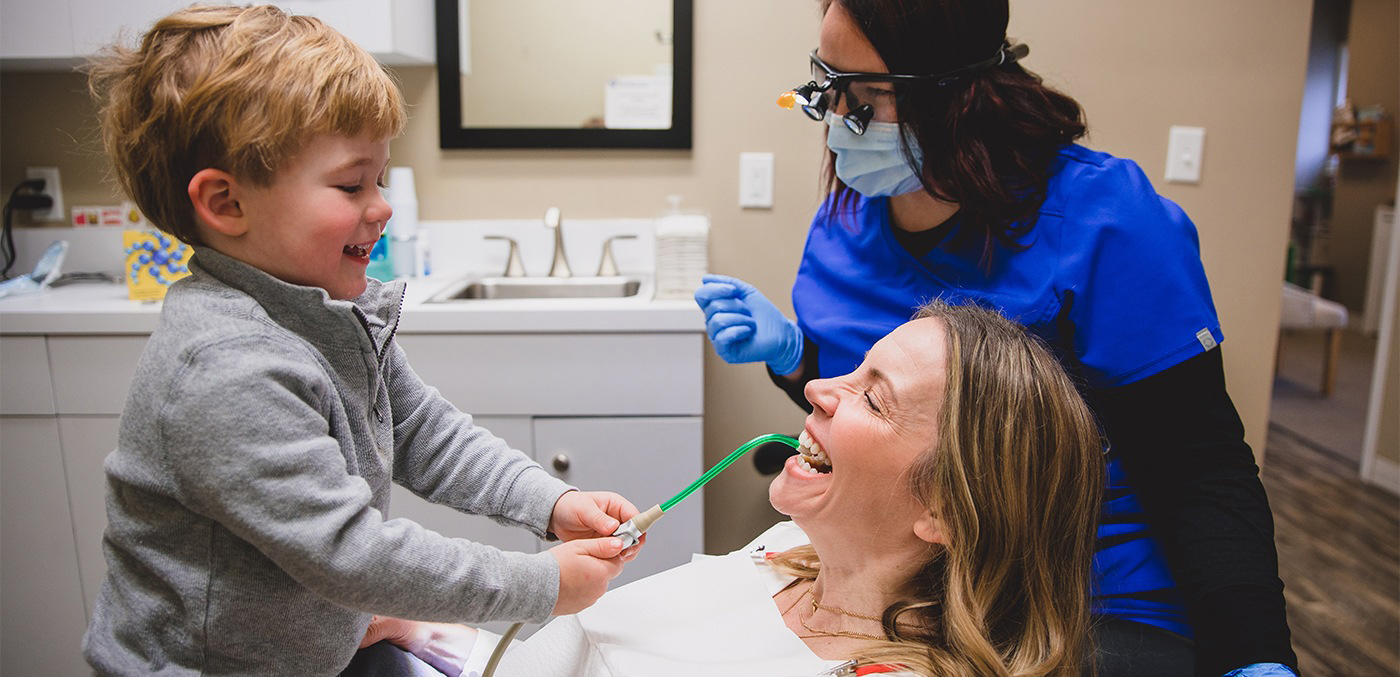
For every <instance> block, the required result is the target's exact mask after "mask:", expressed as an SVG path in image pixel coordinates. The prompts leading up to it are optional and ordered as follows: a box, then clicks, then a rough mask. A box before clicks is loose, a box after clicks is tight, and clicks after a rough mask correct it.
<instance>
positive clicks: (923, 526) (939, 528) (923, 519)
mask: <svg viewBox="0 0 1400 677" xmlns="http://www.w3.org/2000/svg"><path fill="white" fill-rule="evenodd" d="M914 535H915V536H918V537H919V540H921V541H923V542H925V543H930V544H935V543H936V544H938V545H948V537H947V536H946V535H945V534H944V531H943V520H940V519H938V518H937V517H934V515H933V513H932V512H925V513H923V514H921V515H919V517H918V519H915V520H914Z"/></svg>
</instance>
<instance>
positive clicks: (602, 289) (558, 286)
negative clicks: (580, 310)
mask: <svg viewBox="0 0 1400 677" xmlns="http://www.w3.org/2000/svg"><path fill="white" fill-rule="evenodd" d="M641 286H642V282H641V280H639V279H637V278H635V277H622V276H612V277H469V278H466V279H463V280H459V281H457V282H454V283H452V284H450V285H448V286H447V287H446V288H445V289H443V290H442V291H440V292H438V293H437V294H434V295H433V297H432V298H430V299H428V303H451V302H456V301H489V300H506V299H581V298H626V297H629V296H636V295H637V291H638V290H639V289H640V288H641Z"/></svg>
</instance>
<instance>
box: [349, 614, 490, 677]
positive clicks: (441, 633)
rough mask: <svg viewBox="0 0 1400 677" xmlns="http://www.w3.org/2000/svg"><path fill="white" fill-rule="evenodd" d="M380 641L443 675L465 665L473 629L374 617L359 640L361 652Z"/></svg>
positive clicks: (470, 647) (473, 635)
mask: <svg viewBox="0 0 1400 677" xmlns="http://www.w3.org/2000/svg"><path fill="white" fill-rule="evenodd" d="M380 640H387V641H388V642H389V643H390V644H393V645H394V646H396V647H398V648H400V649H403V650H404V651H407V652H409V653H411V654H413V655H414V656H417V657H418V659H419V660H421V661H423V662H424V663H427V664H428V665H431V666H433V667H434V668H437V670H438V671H439V672H441V673H443V674H445V675H455V674H460V673H461V672H462V670H463V669H464V668H466V665H467V657H468V656H470V655H471V651H472V646H473V645H474V644H476V628H471V627H468V626H465V625H458V624H455V623H429V622H426V621H410V620H405V619H402V618H394V617H392V616H375V617H374V619H373V620H371V621H370V623H369V629H367V630H366V631H365V637H364V639H362V640H360V648H361V649H363V648H365V647H367V646H369V645H371V644H374V643H375V642H378V641H380Z"/></svg>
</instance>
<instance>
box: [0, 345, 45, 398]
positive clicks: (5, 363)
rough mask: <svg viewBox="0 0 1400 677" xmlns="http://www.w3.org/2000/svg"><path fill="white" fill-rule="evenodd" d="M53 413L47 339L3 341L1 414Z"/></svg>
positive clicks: (0, 355) (1, 357) (1, 351)
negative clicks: (45, 340)
mask: <svg viewBox="0 0 1400 677" xmlns="http://www.w3.org/2000/svg"><path fill="white" fill-rule="evenodd" d="M53 413H54V406H53V381H51V380H50V379H49V351H48V347H47V346H45V344H44V337H42V336H6V337H5V338H0V414H9V415H16V414H32V415H45V414H53Z"/></svg>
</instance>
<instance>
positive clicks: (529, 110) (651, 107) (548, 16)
mask: <svg viewBox="0 0 1400 677" xmlns="http://www.w3.org/2000/svg"><path fill="white" fill-rule="evenodd" d="M692 1H693V0H436V3H437V9H436V13H437V65H438V69H437V71H438V114H439V125H440V141H439V145H440V146H441V147H442V148H690V145H691V83H692V74H691V65H692V50H693V44H694V26H693V18H692V11H693V10H692Z"/></svg>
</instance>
